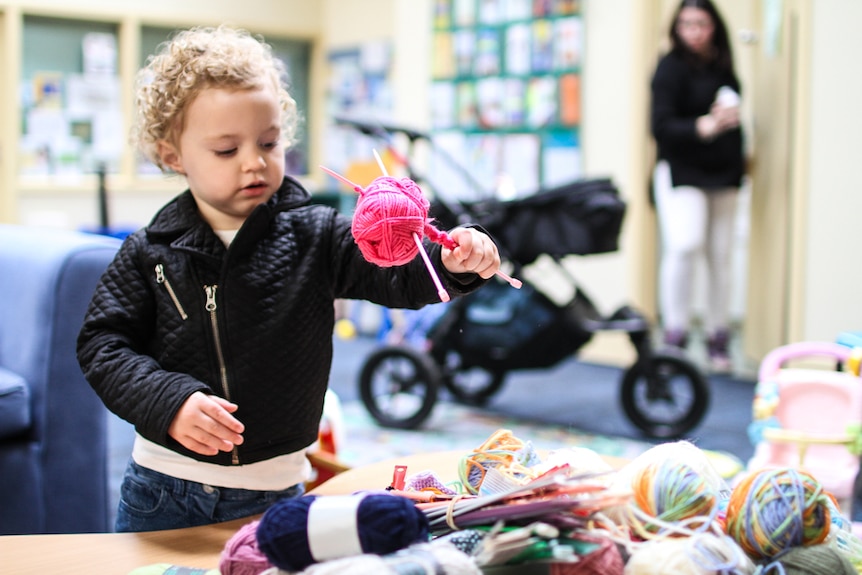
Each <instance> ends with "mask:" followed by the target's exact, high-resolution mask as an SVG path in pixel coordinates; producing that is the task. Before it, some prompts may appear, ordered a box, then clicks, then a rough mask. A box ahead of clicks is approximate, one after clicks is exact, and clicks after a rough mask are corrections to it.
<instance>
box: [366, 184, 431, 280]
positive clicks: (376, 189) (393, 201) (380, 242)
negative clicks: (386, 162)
mask: <svg viewBox="0 0 862 575" xmlns="http://www.w3.org/2000/svg"><path fill="white" fill-rule="evenodd" d="M429 208H430V203H429V202H428V200H427V199H426V198H425V196H424V195H423V194H422V190H421V189H420V188H419V186H417V185H416V182H414V181H413V180H411V179H409V178H402V179H400V180H399V179H396V178H393V177H390V176H381V177H379V178H377V179H375V180H374V181H373V182H371V185H370V186H368V187H367V188H366V189H365V190H363V191H362V192H360V196H359V199H358V200H357V202H356V211H355V212H354V214H353V226H352V232H353V238H354V240H355V241H356V244H357V245H358V246H359V250H360V251H361V252H362V255H363V256H364V257H365V259H366V260H368V261H369V262H371V263H373V264H377V265H378V266H381V267H391V266H399V265H403V264H406V263H408V262H410V261H412V260H413V258H415V257H416V254H417V253H418V251H419V248H418V246H417V245H416V240H415V239H414V238H413V234H416V235H417V236H418V237H419V238H420V239H421V238H422V237H423V235H424V234H425V230H426V226H430V224H429V222H428V209H429Z"/></svg>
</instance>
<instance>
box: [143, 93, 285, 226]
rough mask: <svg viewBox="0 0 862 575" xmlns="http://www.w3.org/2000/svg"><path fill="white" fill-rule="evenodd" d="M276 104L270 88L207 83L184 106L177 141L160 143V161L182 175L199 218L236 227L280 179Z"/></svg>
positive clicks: (281, 165) (281, 162)
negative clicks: (185, 106)
mask: <svg viewBox="0 0 862 575" xmlns="http://www.w3.org/2000/svg"><path fill="white" fill-rule="evenodd" d="M280 127H281V108H280V107H279V105H278V99H277V97H276V94H275V91H274V90H272V89H253V90H228V89H222V88H207V89H205V90H203V91H202V92H201V93H200V94H199V95H198V96H197V97H196V98H195V99H194V100H193V101H192V102H191V104H189V107H188V108H187V109H186V113H185V122H184V126H183V129H182V133H181V135H180V137H179V142H178V144H179V145H178V146H176V147H175V146H172V145H171V144H169V143H167V142H162V143H160V147H159V151H160V153H161V156H162V160H163V161H164V163H165V164H166V165H167V166H169V167H170V168H171V169H173V170H174V171H175V172H178V173H181V174H184V175H185V177H186V180H187V181H188V184H189V189H190V190H191V192H192V194H193V195H194V197H195V199H196V200H197V203H198V209H199V210H200V212H201V215H202V216H203V218H204V219H205V220H206V221H207V222H208V223H209V224H210V225H211V226H212V227H213V228H214V229H222V230H231V229H238V228H239V227H240V226H241V225H242V223H243V222H244V221H245V219H246V218H247V217H248V215H249V214H250V213H251V212H252V210H253V209H254V208H255V207H256V206H258V205H260V204H263V203H265V202H266V201H267V200H269V199H270V198H271V197H272V195H273V194H274V193H275V192H276V190H278V188H279V186H281V183H282V179H283V178H284V146H283V144H282V143H281V141H280V135H281V128H280Z"/></svg>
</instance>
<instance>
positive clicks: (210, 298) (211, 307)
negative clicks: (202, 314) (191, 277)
mask: <svg viewBox="0 0 862 575" xmlns="http://www.w3.org/2000/svg"><path fill="white" fill-rule="evenodd" d="M217 287H218V286H215V285H212V286H204V290H205V291H206V292H207V304H206V310H207V311H209V312H213V311H215V310H216V300H215V294H216V288H217Z"/></svg>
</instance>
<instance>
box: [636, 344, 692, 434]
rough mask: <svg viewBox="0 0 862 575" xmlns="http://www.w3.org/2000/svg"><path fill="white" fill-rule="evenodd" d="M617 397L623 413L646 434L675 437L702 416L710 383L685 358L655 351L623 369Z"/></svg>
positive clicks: (684, 431)
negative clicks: (623, 372) (624, 370)
mask: <svg viewBox="0 0 862 575" xmlns="http://www.w3.org/2000/svg"><path fill="white" fill-rule="evenodd" d="M620 399H621V401H622V404H623V409H624V410H625V413H626V416H628V418H629V420H630V421H631V422H632V423H634V424H635V425H636V426H637V427H639V428H640V429H641V430H643V431H644V432H646V433H647V435H649V436H651V437H655V438H665V439H666V438H674V437H679V436H681V435H683V434H685V433H687V432H688V431H689V430H690V429H692V428H693V427H695V426H696V425H697V424H698V423H700V420H701V419H703V416H704V415H705V414H706V410H707V408H708V407H709V387H708V385H707V382H706V378H705V377H704V376H703V374H701V372H700V371H699V370H698V369H697V367H695V366H694V364H692V363H691V362H690V361H689V360H688V359H686V358H684V357H681V356H678V355H676V354H672V353H665V352H662V353H654V354H652V356H651V357H650V358H649V359H647V360H643V361H640V360H639V361H637V362H636V363H635V364H634V365H633V366H632V367H630V368H629V369H628V371H626V373H625V375H624V376H623V380H622V386H621V389H620Z"/></svg>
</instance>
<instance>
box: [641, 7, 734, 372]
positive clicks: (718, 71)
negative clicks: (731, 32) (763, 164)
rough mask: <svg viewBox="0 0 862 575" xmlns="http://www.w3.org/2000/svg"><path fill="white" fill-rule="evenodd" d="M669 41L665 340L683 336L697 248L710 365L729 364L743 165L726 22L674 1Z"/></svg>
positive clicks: (660, 113)
mask: <svg viewBox="0 0 862 575" xmlns="http://www.w3.org/2000/svg"><path fill="white" fill-rule="evenodd" d="M670 41H671V50H670V52H669V53H667V54H666V55H664V56H663V57H662V58H661V59H660V60H659V63H658V66H657V68H656V70H655V74H654V75H653V78H652V83H651V89H652V110H651V121H652V134H653V137H654V138H655V140H656V144H657V147H658V161H657V163H656V167H655V172H654V176H653V178H654V179H653V188H654V193H655V203H656V209H657V212H658V222H659V228H660V234H661V241H662V258H661V268H660V272H659V306H660V311H661V317H662V326H663V329H664V342H665V344H667V345H671V346H676V347H680V348H685V346H686V345H687V343H688V333H689V329H690V326H689V323H690V320H691V304H692V285H693V284H692V280H693V276H694V271H695V264H696V262H697V257H698V256H699V255H700V254H701V253H703V254H704V255H705V256H706V262H707V271H708V278H707V286H706V287H707V300H706V304H707V305H706V317H705V318H704V324H705V328H706V333H707V351H708V354H709V359H710V364H711V367H712V369H713V370H715V371H728V370H729V369H730V359H729V355H728V343H729V339H730V330H729V303H730V292H731V278H730V273H731V267H732V266H731V254H732V245H733V229H734V222H735V216H736V204H737V197H738V195H739V187H740V185H741V183H742V178H743V173H744V151H743V143H742V132H741V130H740V123H739V93H740V86H739V81H738V79H737V77H736V73H735V71H734V67H733V55H732V53H731V48H730V43H729V41H728V35H727V28H726V26H725V24H724V21H723V20H722V18H721V16H720V15H719V13H718V11H717V10H716V8H715V6H714V5H713V4H712V2H711V1H710V0H683V1H682V2H681V3H680V5H679V7H678V8H677V10H676V12H675V13H674V18H673V21H672V23H671V26H670Z"/></svg>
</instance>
